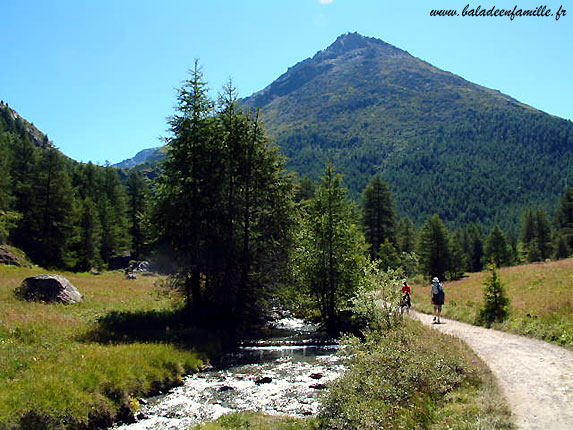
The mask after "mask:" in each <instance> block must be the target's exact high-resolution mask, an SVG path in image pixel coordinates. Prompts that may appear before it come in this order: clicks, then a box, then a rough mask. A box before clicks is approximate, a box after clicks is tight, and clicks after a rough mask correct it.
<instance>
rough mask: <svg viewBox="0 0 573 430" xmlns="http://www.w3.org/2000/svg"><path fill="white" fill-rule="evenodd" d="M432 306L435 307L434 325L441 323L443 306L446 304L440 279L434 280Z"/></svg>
mask: <svg viewBox="0 0 573 430" xmlns="http://www.w3.org/2000/svg"><path fill="white" fill-rule="evenodd" d="M431 294H432V304H433V305H434V320H433V323H434V324H441V323H440V316H441V315H442V305H443V304H444V298H445V293H444V286H443V285H442V284H441V283H440V280H439V279H438V278H434V279H432V292H431Z"/></svg>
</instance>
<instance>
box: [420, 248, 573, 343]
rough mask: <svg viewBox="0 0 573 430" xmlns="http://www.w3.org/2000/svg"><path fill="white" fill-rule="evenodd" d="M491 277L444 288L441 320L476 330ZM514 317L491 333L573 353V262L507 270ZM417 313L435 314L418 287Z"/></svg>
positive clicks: (425, 290)
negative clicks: (570, 349)
mask: <svg viewBox="0 0 573 430" xmlns="http://www.w3.org/2000/svg"><path fill="white" fill-rule="evenodd" d="M487 276H488V273H487V272H486V271H485V272H482V273H472V274H470V275H469V276H468V277H467V278H464V279H462V280H459V281H455V282H448V283H446V284H445V289H446V303H445V305H444V308H443V312H442V315H444V316H445V317H448V318H453V319H457V320H460V321H464V322H468V323H471V324H473V323H474V322H475V321H476V318H477V314H478V312H479V309H480V307H481V306H482V302H483V288H484V283H485V281H486V278H487ZM499 276H500V280H501V282H502V283H503V285H504V288H505V292H506V294H507V297H508V298H509V301H510V304H509V308H510V313H509V317H508V318H507V319H506V320H505V321H504V322H502V323H496V324H493V325H492V327H493V328H496V329H499V330H504V331H508V332H512V333H516V334H521V335H525V336H530V337H535V338H538V339H542V340H546V341H549V342H553V343H557V344H560V345H564V346H567V347H573V259H572V258H569V259H566V260H560V261H554V262H549V263H535V264H528V265H524V266H515V267H508V268H502V269H501V270H500V272H499ZM412 301H413V305H414V308H416V309H418V310H421V311H423V312H428V313H430V312H431V311H432V307H431V304H430V285H429V284H427V285H414V294H413V296H412Z"/></svg>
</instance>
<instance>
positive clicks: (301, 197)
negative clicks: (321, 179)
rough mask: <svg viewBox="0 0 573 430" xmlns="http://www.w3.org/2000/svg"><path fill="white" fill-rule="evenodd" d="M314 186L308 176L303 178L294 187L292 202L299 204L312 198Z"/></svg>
mask: <svg viewBox="0 0 573 430" xmlns="http://www.w3.org/2000/svg"><path fill="white" fill-rule="evenodd" d="M314 192H315V184H314V182H312V179H310V178H309V177H308V176H306V175H305V176H303V177H302V178H301V179H300V180H299V182H298V184H297V187H296V191H295V194H294V201H295V202H297V203H300V202H302V201H307V200H310V199H312V198H313V197H314Z"/></svg>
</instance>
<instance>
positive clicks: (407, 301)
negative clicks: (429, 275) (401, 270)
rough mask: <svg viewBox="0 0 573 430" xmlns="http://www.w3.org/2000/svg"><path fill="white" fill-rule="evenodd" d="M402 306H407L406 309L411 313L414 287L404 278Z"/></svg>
mask: <svg viewBox="0 0 573 430" xmlns="http://www.w3.org/2000/svg"><path fill="white" fill-rule="evenodd" d="M402 294H404V295H403V296H402V308H406V311H407V312H408V313H410V308H411V307H412V301H411V300H410V295H411V294H412V287H410V286H409V285H408V281H407V280H406V279H404V285H403V286H402Z"/></svg>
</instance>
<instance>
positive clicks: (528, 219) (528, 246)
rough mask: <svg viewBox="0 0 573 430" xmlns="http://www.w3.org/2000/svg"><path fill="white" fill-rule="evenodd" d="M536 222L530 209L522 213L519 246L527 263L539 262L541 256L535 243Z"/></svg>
mask: <svg viewBox="0 0 573 430" xmlns="http://www.w3.org/2000/svg"><path fill="white" fill-rule="evenodd" d="M536 230H537V228H536V220H535V216H534V214H533V211H532V210H531V209H526V210H525V212H524V213H523V222H522V227H521V244H522V248H523V252H524V254H525V259H526V260H527V261H528V262H533V261H539V260H540V258H541V256H540V254H539V249H538V247H537V244H536V243H535V238H536Z"/></svg>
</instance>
